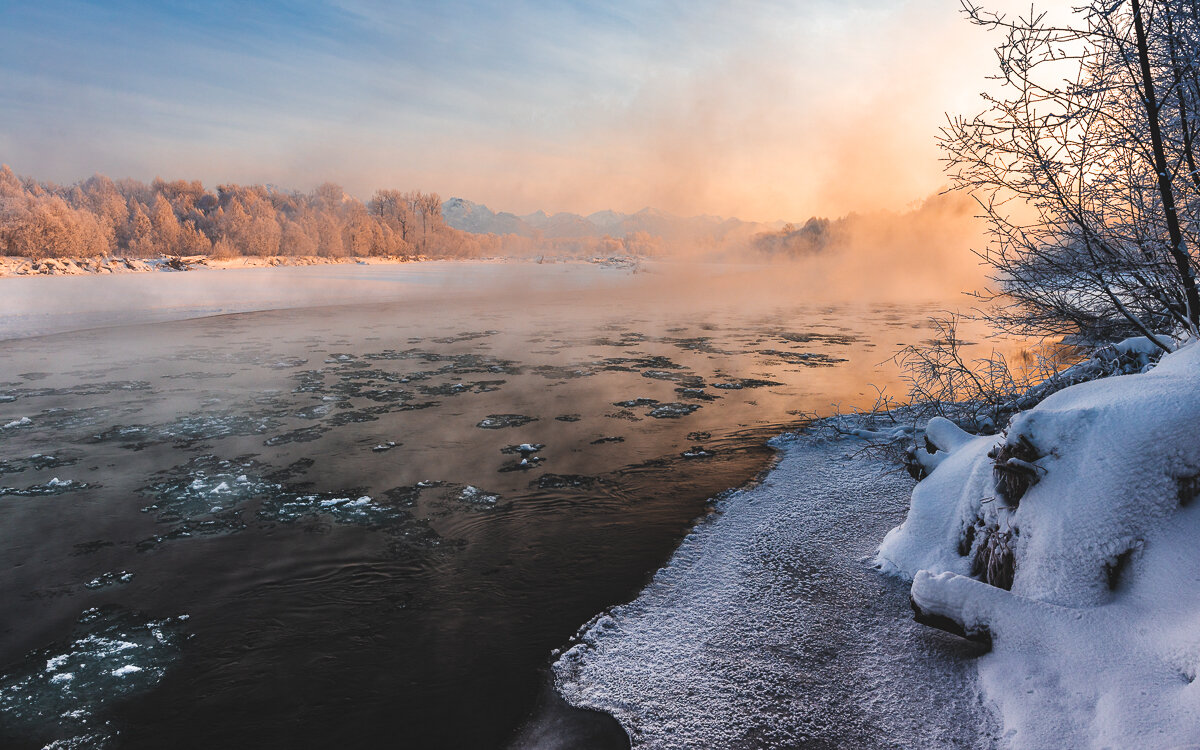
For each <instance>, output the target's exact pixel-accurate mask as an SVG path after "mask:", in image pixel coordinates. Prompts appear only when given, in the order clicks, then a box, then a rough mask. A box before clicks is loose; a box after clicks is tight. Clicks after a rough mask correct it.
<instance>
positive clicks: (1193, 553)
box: [876, 341, 1200, 748]
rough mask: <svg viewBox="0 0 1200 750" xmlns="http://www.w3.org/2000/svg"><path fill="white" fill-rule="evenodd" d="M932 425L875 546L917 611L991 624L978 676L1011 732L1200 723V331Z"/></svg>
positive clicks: (1109, 737)
mask: <svg viewBox="0 0 1200 750" xmlns="http://www.w3.org/2000/svg"><path fill="white" fill-rule="evenodd" d="M1120 346H1123V347H1124V349H1120V348H1119V347H1118V348H1119V350H1120V351H1126V352H1138V353H1144V352H1143V350H1147V351H1148V347H1147V346H1146V345H1145V343H1144V342H1139V341H1128V342H1122V344H1121V345H1120ZM943 422H945V423H944V424H943ZM927 436H928V437H929V440H930V442H931V443H933V445H934V446H936V447H937V449H938V450H937V451H935V452H933V453H929V454H928V456H927V459H928V462H927V461H926V460H922V463H923V464H926V465H927V468H929V469H931V473H930V475H929V476H928V477H927V478H926V479H925V480H924V481H922V482H921V483H920V484H918V485H917V487H916V489H915V490H914V492H913V496H912V502H911V506H910V509H909V513H908V517H907V518H906V520H905V521H904V523H903V524H901V525H900V526H898V527H896V528H895V529H893V530H892V531H891V532H890V533H889V534H888V535H887V537H886V538H885V539H884V541H883V543H882V545H881V546H880V548H879V552H878V556H877V558H876V562H877V563H878V564H879V566H880V567H881V568H882V569H884V570H886V571H888V572H891V573H895V574H897V575H900V576H903V577H907V578H911V579H913V585H912V592H911V595H912V601H913V604H914V608H915V609H917V610H918V612H919V613H920V614H921V615H922V616H924V617H927V618H933V619H943V621H944V620H948V621H950V622H951V623H953V624H955V625H956V626H957V627H958V628H961V630H962V631H964V632H965V633H966V634H968V635H974V636H976V637H981V638H985V639H986V638H990V639H991V640H992V643H993V646H994V648H993V651H992V652H991V653H990V654H988V655H987V656H985V657H983V658H981V659H980V661H979V670H980V677H981V683H982V685H983V687H984V691H985V694H986V696H987V698H988V699H989V701H990V702H991V704H992V705H993V707H994V708H995V709H996V710H997V712H998V714H999V717H1000V719H1001V723H1002V724H1003V728H1004V736H1005V738H1006V739H1007V741H1008V742H1010V743H1011V745H1012V746H1014V747H1034V748H1037V747H1097V748H1099V747H1143V748H1152V747H1178V746H1185V745H1189V743H1196V742H1197V741H1198V740H1200V684H1196V683H1195V678H1196V675H1197V673H1200V628H1196V627H1195V625H1196V623H1197V622H1200V543H1198V540H1200V503H1195V502H1193V501H1194V500H1195V498H1196V496H1197V494H1198V493H1200V344H1191V345H1187V346H1184V347H1182V348H1181V349H1179V350H1178V351H1176V352H1174V353H1172V354H1169V355H1167V356H1165V357H1163V358H1162V359H1161V360H1160V362H1159V363H1158V365H1157V366H1154V367H1153V368H1152V369H1148V370H1147V371H1146V372H1143V373H1141V374H1132V375H1126V376H1121V377H1111V378H1106V379H1102V380H1094V381H1091V382H1085V383H1080V384H1078V385H1073V386H1071V387H1068V388H1065V389H1064V390H1061V391H1059V392H1057V393H1055V394H1053V395H1051V396H1049V397H1048V398H1046V399H1045V400H1044V401H1042V402H1041V403H1040V404H1039V405H1038V406H1036V407H1035V408H1032V409H1030V410H1028V411H1024V412H1021V413H1019V414H1017V415H1016V416H1015V417H1014V418H1013V420H1012V422H1011V423H1010V424H1009V427H1008V429H1007V430H1006V432H1005V434H1004V435H1002V436H981V437H972V436H969V435H966V434H965V433H961V431H957V428H954V427H953V425H951V424H950V423H949V422H946V421H945V420H941V421H939V420H934V421H932V422H931V423H930V425H929V429H928V431H927ZM979 579H982V580H979ZM985 581H990V582H991V583H996V584H999V585H989V584H988V583H986V582H985ZM1006 588H1011V590H1006Z"/></svg>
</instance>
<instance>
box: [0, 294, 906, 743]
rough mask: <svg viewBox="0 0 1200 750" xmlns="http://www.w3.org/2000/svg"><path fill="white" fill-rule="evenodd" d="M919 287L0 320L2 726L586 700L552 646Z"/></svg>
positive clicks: (456, 738) (454, 719)
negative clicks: (115, 320) (823, 299)
mask: <svg viewBox="0 0 1200 750" xmlns="http://www.w3.org/2000/svg"><path fill="white" fill-rule="evenodd" d="M760 302H761V301H760ZM923 317H924V313H923V311H922V310H920V309H917V308H914V307H877V308H868V307H861V306H860V307H843V306H832V307H821V306H816V305H804V304H796V303H794V302H791V303H789V304H785V305H779V306H772V305H763V304H758V305H756V306H755V312H752V313H751V312H744V311H743V310H742V309H741V308H740V307H739V306H738V305H736V304H733V303H732V302H726V303H724V304H716V303H714V301H713V300H711V299H706V298H705V296H704V295H703V294H698V295H696V296H695V297H693V298H690V299H689V300H688V301H686V302H682V301H675V302H669V301H665V300H664V299H662V298H660V297H655V296H654V295H649V296H646V297H645V298H642V297H638V296H637V295H628V296H617V295H614V294H613V293H612V291H611V290H608V291H604V290H598V291H595V292H594V293H588V292H586V291H577V292H573V293H571V294H570V295H566V296H563V295H557V296H556V295H541V296H537V295H532V294H531V295H514V294H512V293H505V294H503V295H499V296H494V295H480V296H479V297H478V298H477V299H464V298H463V297H461V296H459V297H456V298H455V299H454V300H453V301H451V300H447V301H445V302H438V301H437V300H431V299H425V300H423V301H418V302H412V303H390V304H371V305H361V306H347V307H338V308H310V309H302V310H289V311H278V312H261V313H247V314H239V315H230V316H222V317H214V318H206V319H201V320H193V321H184V322H174V323H158V324H153V325H143V326H133V327H126V328H111V329H104V330H100V331H89V332H80V333H69V334H60V335H55V336H47V337H42V338H36V339H25V340H15V341H7V342H0V427H2V429H0V594H2V602H3V607H2V608H0V746H3V747H6V748H7V747H12V748H23V747H42V746H44V745H46V744H47V743H52V742H55V741H59V743H60V744H58V745H55V747H114V748H115V747H121V748H125V747H129V748H160V747H165V746H171V747H197V748H200V747H203V748H214V747H225V748H229V747H290V748H303V747H312V748H318V747H319V748H325V747H340V748H360V747H361V748H367V747H372V748H374V747H414V748H490V747H503V746H505V745H506V743H509V742H510V741H511V740H512V738H513V737H514V735H515V733H516V732H517V731H518V729H519V728H520V727H521V726H522V724H524V723H525V722H526V721H527V720H528V719H529V717H530V716H531V714H533V713H534V712H535V709H536V710H537V711H539V712H541V713H542V714H543V715H545V714H546V713H547V712H550V713H554V712H556V711H557V712H559V714H561V715H559V714H556V717H557V718H556V720H561V722H562V724H563V726H564V727H567V728H566V729H564V730H563V731H564V732H567V731H576V730H574V729H570V727H569V725H573V726H575V727H576V729H578V727H587V726H591V725H592V724H595V725H596V726H599V728H600V730H605V727H606V725H605V724H604V722H603V721H602V720H596V721H592V722H591V723H589V721H590V720H589V719H588V718H587V717H581V716H578V715H576V716H572V715H571V713H570V711H571V710H568V709H565V708H564V707H562V706H557V707H556V706H555V705H554V703H555V701H554V700H553V697H552V695H551V696H548V695H547V684H548V678H547V673H546V668H547V666H548V664H549V663H550V660H551V656H550V655H551V651H552V650H554V649H556V648H560V647H562V646H563V645H564V644H565V643H566V642H567V641H568V639H569V638H570V636H571V635H572V634H574V633H575V631H576V630H577V628H579V626H580V625H581V624H582V623H584V622H586V621H588V620H589V619H590V618H592V616H593V615H595V614H596V613H597V612H598V611H600V610H602V609H604V608H605V607H608V606H611V605H613V604H616V603H619V602H623V601H628V600H630V599H632V598H633V597H634V596H636V594H637V592H638V591H639V590H640V589H641V587H642V586H643V585H645V583H646V582H647V581H648V580H649V578H650V576H651V575H652V574H653V572H654V571H655V570H656V569H657V568H658V567H660V566H661V565H662V564H664V563H665V562H666V561H667V559H668V558H669V557H670V555H671V553H672V550H673V549H674V548H675V546H676V545H677V543H678V541H679V540H680V539H681V538H682V537H683V536H684V535H685V534H686V533H687V531H688V529H689V528H690V527H691V526H692V524H693V523H694V522H695V520H696V519H697V518H698V517H700V516H702V515H703V514H705V513H706V512H707V509H708V507H709V506H708V500H709V499H710V498H712V497H714V496H715V495H717V494H719V493H721V492H722V491H724V490H726V489H727V488H730V487H734V486H737V485H740V484H743V483H745V482H747V481H749V480H751V479H752V478H753V477H754V476H755V475H756V474H758V473H759V472H761V471H762V470H763V469H764V468H765V467H766V466H767V465H768V464H769V462H770V458H771V453H770V451H769V449H768V448H767V447H766V446H765V441H766V439H767V438H768V437H770V436H772V435H774V434H776V433H778V432H780V431H782V430H786V429H788V428H791V427H795V426H797V425H798V424H800V423H801V422H802V421H803V419H804V413H805V412H810V411H820V412H823V413H828V412H829V411H830V404H831V403H832V402H841V403H842V404H843V405H846V406H849V405H854V404H863V403H867V404H869V403H870V401H871V400H872V398H873V392H872V391H871V390H870V389H869V388H868V387H867V385H866V384H867V383H868V382H876V383H886V382H889V381H891V380H892V379H893V378H894V373H890V372H888V371H886V369H885V368H884V369H881V368H879V367H877V366H876V364H877V363H878V362H880V361H881V360H885V359H887V358H888V357H889V356H890V355H891V353H892V351H893V350H894V347H895V346H896V345H897V344H899V343H907V342H910V341H914V340H918V339H920V338H921V337H923V336H924V335H925V333H926V332H925V330H924V329H923V327H922V324H921V322H922V320H923ZM521 444H531V446H530V447H532V448H534V449H533V450H529V449H526V450H525V451H522V450H521V449H520V447H519V446H520V445H521ZM522 459H525V461H526V463H525V464H524V465H522V463H521V461H522ZM593 719H594V717H593ZM573 722H574V724H572V723H573ZM597 722H598V723H597ZM580 731H582V730H580ZM601 733H602V734H603V731H602V732H601Z"/></svg>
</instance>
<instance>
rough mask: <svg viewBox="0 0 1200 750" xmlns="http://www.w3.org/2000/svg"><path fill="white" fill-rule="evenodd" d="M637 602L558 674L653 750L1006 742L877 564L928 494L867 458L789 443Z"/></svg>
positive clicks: (803, 441)
mask: <svg viewBox="0 0 1200 750" xmlns="http://www.w3.org/2000/svg"><path fill="white" fill-rule="evenodd" d="M780 447H781V448H782V449H783V455H782V458H781V461H780V463H779V465H778V466H777V467H776V468H775V469H774V470H773V471H772V472H771V473H770V474H769V476H768V477H767V479H766V480H765V481H764V482H763V484H761V485H759V486H757V487H754V488H752V489H749V490H746V491H742V492H737V493H734V494H732V495H731V496H730V497H728V498H726V499H724V500H723V501H721V503H720V505H719V509H720V511H721V512H720V513H719V514H718V515H716V516H715V517H713V518H712V519H711V520H710V521H708V522H705V523H701V524H700V525H699V526H698V527H697V528H696V529H695V531H693V532H692V533H691V534H690V535H689V536H688V537H687V539H685V540H684V542H683V543H682V545H681V546H680V548H679V551H678V552H677V554H676V555H675V557H674V558H673V559H672V561H671V562H670V564H669V565H667V567H665V568H664V569H662V570H661V571H659V573H658V574H657V575H656V576H655V578H654V580H653V582H652V583H651V584H650V585H649V586H648V587H647V588H646V589H645V591H644V592H643V593H642V594H641V596H639V597H638V598H637V599H636V600H635V601H633V602H631V603H629V604H627V605H623V606H620V607H617V608H616V609H615V610H613V611H612V612H611V613H607V614H604V615H602V616H601V617H599V618H597V619H596V620H595V621H593V623H591V624H590V626H589V627H588V628H586V629H585V632H583V634H582V635H581V638H580V640H579V642H578V643H576V644H575V645H574V646H573V647H572V648H570V649H568V650H567V651H566V652H565V653H564V654H562V656H561V657H560V658H559V660H558V661H557V663H556V664H555V666H554V670H555V676H556V681H557V685H558V688H559V690H560V692H561V693H562V694H563V695H564V696H565V697H566V698H567V700H568V701H569V702H571V703H572V704H574V705H577V706H580V707H586V708H593V709H599V710H603V711H607V712H609V713H611V714H612V715H614V716H615V717H616V718H617V719H618V720H619V721H620V722H621V724H622V725H623V726H624V727H625V729H626V730H627V731H628V732H629V734H630V735H631V737H632V739H633V744H634V747H644V748H713V747H720V748H776V747H801V746H802V747H814V748H825V747H829V748H833V747H854V748H951V747H952V748H971V747H990V746H992V744H993V743H994V737H995V732H994V731H993V728H992V727H991V724H990V723H989V722H990V720H989V718H988V714H987V712H986V711H985V710H984V709H983V706H982V705H981V701H980V698H979V690H978V687H977V685H976V678H975V666H974V660H973V657H974V654H975V653H976V652H975V651H973V650H971V649H970V648H969V647H968V646H967V645H966V642H965V641H961V640H959V639H956V638H953V637H952V636H946V635H943V634H941V633H940V632H938V631H934V630H932V629H930V628H926V627H923V626H920V625H917V624H916V623H914V622H913V620H912V616H911V612H910V610H909V606H908V590H907V589H908V587H907V586H906V585H904V584H903V583H901V582H900V581H897V580H896V579H893V578H888V577H886V576H882V575H880V574H879V572H878V571H877V570H874V569H872V567H871V562H870V560H871V554H872V553H873V551H874V545H875V543H876V542H875V540H877V539H879V538H880V537H881V536H882V535H883V534H884V532H885V531H886V530H887V529H888V528H890V527H892V526H893V525H895V524H896V523H897V522H898V521H899V520H900V519H901V518H903V515H904V511H905V509H906V508H907V506H908V494H909V492H910V491H911V489H912V482H911V481H910V480H909V479H908V478H907V476H902V475H899V474H895V473H892V474H886V475H885V474H882V473H881V471H882V467H881V465H880V464H878V463H875V462H873V461H871V460H869V459H866V458H854V457H848V456H847V455H845V454H846V453H847V451H848V450H850V449H851V448H852V447H853V446H848V445H846V444H845V443H831V442H823V441H820V440H819V439H817V438H814V437H810V436H803V437H801V438H799V439H797V440H795V441H792V442H783V443H781V444H780Z"/></svg>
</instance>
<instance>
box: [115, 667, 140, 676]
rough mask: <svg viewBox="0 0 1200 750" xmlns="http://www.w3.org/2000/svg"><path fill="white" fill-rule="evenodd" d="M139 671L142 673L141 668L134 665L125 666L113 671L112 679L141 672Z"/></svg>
mask: <svg viewBox="0 0 1200 750" xmlns="http://www.w3.org/2000/svg"><path fill="white" fill-rule="evenodd" d="M141 671H142V668H141V667H139V666H137V665H136V664H126V665H125V666H123V667H117V668H116V669H114V670H113V671H112V676H113V677H124V676H125V675H127V674H134V673H136V672H141Z"/></svg>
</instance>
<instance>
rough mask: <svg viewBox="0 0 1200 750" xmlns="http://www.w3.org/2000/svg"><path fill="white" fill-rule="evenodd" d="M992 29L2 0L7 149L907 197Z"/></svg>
mask: <svg viewBox="0 0 1200 750" xmlns="http://www.w3.org/2000/svg"><path fill="white" fill-rule="evenodd" d="M978 33H979V32H975V31H974V30H972V29H969V28H968V27H967V26H966V24H965V23H964V22H962V21H961V20H959V19H958V17H957V13H956V4H955V3H953V2H951V1H950V0H946V2H941V0H938V1H937V2H934V1H932V0H912V1H911V2H885V0H849V1H848V2H833V1H832V0H831V1H829V2H826V1H825V0H817V1H815V2H813V1H810V2H767V1H763V2H742V3H736V4H735V3H721V2H709V1H708V0H696V1H693V2H611V3H582V2H528V1H524V0H515V1H511V2H495V3H479V2H425V3H389V2H381V1H375V0H342V1H340V2H316V1H314V0H305V1H304V2H294V3H278V2H255V3H229V2H205V3H191V2H172V3H159V4H151V3H139V2H119V1H118V2H103V3H101V2H60V1H58V0H50V1H46V2H36V3H33V2H23V3H17V2H0V161H4V162H6V163H9V164H10V165H12V166H13V168H14V169H16V170H17V171H18V172H19V173H24V174H33V175H34V176H37V177H40V178H44V179H53V180H58V181H66V182H69V181H73V180H76V179H80V178H83V177H86V176H87V175H89V174H92V173H94V172H103V173H105V174H108V175H110V176H112V177H120V176H133V177H138V178H142V179H148V178H150V177H153V176H155V175H160V176H163V177H165V178H175V177H186V178H196V179H202V180H203V181H204V182H205V183H206V184H215V183H218V182H222V181H231V182H271V183H275V184H279V185H283V186H286V187H291V188H297V189H308V188H311V187H312V186H313V185H315V184H317V183H319V182H321V181H324V180H332V181H335V182H339V183H341V184H343V185H345V186H346V187H347V189H348V190H350V191H351V192H352V193H355V194H358V195H360V196H363V197H366V196H367V195H369V193H370V192H371V191H372V190H374V189H375V188H378V187H400V188H419V189H424V190H436V191H438V192H440V193H442V194H443V196H444V197H448V196H450V195H460V196H463V197H467V198H471V199H473V200H477V201H481V202H486V203H488V204H489V205H491V206H493V207H494V208H497V209H507V210H517V211H522V212H524V211H531V210H534V209H535V208H545V209H547V210H550V211H554V210H573V211H580V212H589V211H593V210H599V209H603V208H610V207H611V208H615V209H617V210H637V209H638V208H641V207H642V206H644V205H654V206H656V207H660V208H664V209H666V210H672V211H677V212H681V213H719V214H724V215H741V216H744V217H746V218H756V219H774V218H803V217H805V216H808V215H810V214H812V213H836V212H839V211H846V210H852V209H855V208H860V209H869V208H874V207H878V206H886V207H897V206H901V205H903V204H904V203H906V202H908V201H911V200H914V199H918V198H921V197H923V196H924V195H925V194H927V193H928V192H930V191H932V190H934V189H936V188H937V187H938V184H939V183H940V179H941V178H940V174H939V173H938V167H937V164H936V158H937V154H936V151H935V150H934V149H933V146H932V142H933V136H934V133H935V132H936V127H937V124H938V123H939V122H940V121H941V119H942V115H943V112H945V111H947V110H951V111H954V110H956V109H957V108H958V107H959V106H960V105H967V104H970V102H971V100H970V99H969V98H966V96H967V95H969V94H970V92H972V91H974V90H977V89H978V88H979V85H978V79H979V78H980V77H981V76H982V74H983V72H984V70H985V66H984V63H986V56H985V55H981V54H980V52H985V51H986V46H987V43H989V40H986V39H985V38H982V37H980V36H978ZM971 34H975V36H973V37H972V36H971ZM981 42H982V44H981ZM970 106H974V105H973V104H970ZM918 156H919V157H920V159H921V160H923V161H924V162H926V164H925V166H920V167H918V166H915V165H916V157H918ZM872 173H874V176H872Z"/></svg>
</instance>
